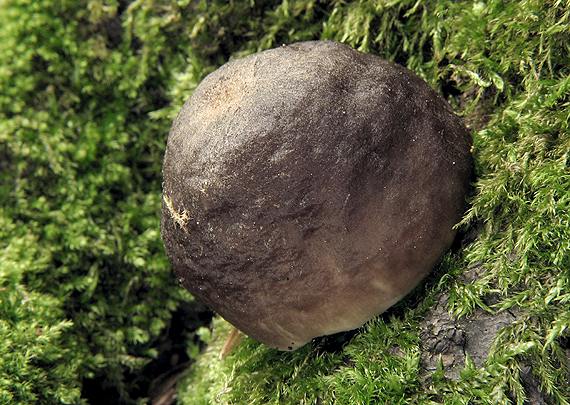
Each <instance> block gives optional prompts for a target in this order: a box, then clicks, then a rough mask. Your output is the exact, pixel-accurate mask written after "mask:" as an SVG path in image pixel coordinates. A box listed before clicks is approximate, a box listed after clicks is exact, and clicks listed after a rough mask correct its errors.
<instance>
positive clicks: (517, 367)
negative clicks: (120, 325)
mask: <svg viewBox="0 0 570 405" xmlns="http://www.w3.org/2000/svg"><path fill="white" fill-rule="evenodd" d="M321 7H322V6H321V5H319V4H318V3H314V2H292V3H290V4H287V3H284V4H282V5H281V6H280V7H278V8H277V9H276V11H275V12H274V14H273V16H274V18H276V21H274V22H273V25H272V26H271V27H272V29H269V32H280V33H283V34H284V33H286V34H285V37H286V38H287V39H289V38H295V39H301V38H302V39H306V38H307V37H310V38H331V39H336V40H341V41H343V42H347V43H349V44H350V45H352V46H354V47H356V48H358V49H360V50H362V51H366V52H374V53H376V54H379V55H381V56H383V57H386V58H389V59H392V60H396V61H397V62H399V63H402V64H404V65H407V66H408V67H409V68H411V69H412V70H414V71H415V72H416V73H418V74H419V75H421V76H423V77H424V78H425V79H426V80H427V81H428V82H430V83H431V84H432V85H433V86H434V87H435V88H436V89H438V90H439V91H440V92H442V94H444V95H445V96H447V98H448V100H449V101H450V102H451V103H452V105H453V106H454V107H455V109H456V111H457V112H458V113H459V114H461V115H463V116H464V118H465V120H466V122H467V123H469V124H470V125H471V127H472V130H473V138H474V147H473V153H474V156H475V160H476V169H477V178H476V180H475V182H474V191H473V195H472V196H471V197H470V201H469V203H470V208H469V211H468V212H467V213H466V215H465V217H464V219H463V221H462V223H461V225H460V228H461V229H462V231H463V232H470V233H472V234H475V235H476V236H475V239H474V240H473V241H470V243H468V244H467V246H463V247H462V248H460V249H456V250H455V251H454V252H452V253H450V254H449V255H448V256H446V257H445V259H444V260H443V262H442V264H441V265H440V268H439V269H438V271H436V272H435V273H434V276H433V277H432V280H430V281H428V282H427V284H426V285H425V286H424V287H423V288H420V289H418V290H417V291H415V292H414V293H413V296H412V297H411V298H408V300H407V301H406V302H404V303H402V304H400V305H398V306H396V307H395V308H394V309H392V310H390V311H389V312H388V313H387V314H384V315H383V316H381V317H379V318H378V319H375V320H372V321H370V322H369V323H368V324H366V325H365V326H364V327H363V328H362V329H361V330H359V331H358V333H357V334H356V335H355V336H354V337H353V338H352V339H350V340H349V341H348V343H346V344H345V345H344V346H338V347H336V348H334V350H331V349H330V348H329V349H326V347H324V346H326V339H324V340H323V339H317V340H315V342H313V344H310V345H307V346H306V347H304V348H302V349H300V350H298V351H296V352H293V353H284V352H278V351H275V350H271V349H268V348H266V347H264V346H262V345H260V344H257V343H255V342H254V341H252V340H250V339H246V341H245V342H244V343H242V344H241V345H240V346H239V348H238V349H237V350H236V351H235V353H233V354H231V355H230V356H229V357H227V358H226V359H224V360H220V359H219V358H218V353H219V350H220V348H221V344H222V343H223V341H224V340H225V338H226V335H227V333H228V328H229V325H228V324H227V323H225V322H224V321H223V320H220V319H217V320H216V321H215V322H214V326H213V337H212V338H211V340H210V341H209V345H208V349H207V350H206V352H205V353H204V354H202V355H201V357H200V358H199V359H198V362H197V364H195V365H194V366H193V367H192V368H191V370H190V371H189V372H188V375H187V376H186V378H185V379H184V380H182V381H181V382H180V384H179V395H180V399H181V402H182V403H184V404H206V403H236V404H237V403H239V404H241V403H243V404H270V403H274V404H277V403H279V404H282V403H286V404H301V403H303V404H318V403H319V404H320V403H342V404H369V403H383V404H409V403H444V404H468V403H471V404H473V403H476V404H479V403H488V404H497V403H517V404H522V403H525V401H529V393H528V392H527V390H526V391H525V389H526V387H525V386H524V385H523V382H522V379H521V375H520V374H521V369H522V368H523V367H524V366H525V365H529V364H530V365H531V370H532V375H533V378H535V379H536V380H537V381H538V385H539V388H540V391H542V393H543V394H544V398H546V400H547V401H548V402H550V403H554V404H567V403H570V381H569V378H570V374H569V366H570V364H569V363H570V360H569V353H570V350H569V347H568V335H569V327H570V323H569V321H570V273H569V272H570V156H569V153H570V132H569V128H568V124H569V120H570V99H569V95H570V78H569V77H568V74H569V73H570V69H569V68H570V65H569V62H570V59H569V56H568V55H569V51H570V49H569V39H570V36H569V32H570V31H569V25H568V24H570V20H569V13H570V8H569V3H567V2H554V1H546V2H542V1H540V2H539V1H517V2H502V1H501V2H499V1H487V2H473V1H460V2H448V1H428V2H416V1H392V2H391V1H381V2H366V1H361V2H356V3H349V4H344V3H340V2H335V3H334V5H333V6H331V7H328V8H327V9H326V11H325V10H322V9H321ZM317 15H318V16H319V17H316V16H317ZM275 16H277V17H275ZM319 19H321V20H322V25H319V24H318V23H317V22H316V21H318V20H319ZM303 22H305V23H306V24H307V27H309V26H313V27H318V28H316V29H315V30H312V29H309V30H308V31H306V32H307V35H306V36H304V35H303V32H305V31H303V30H302V28H299V27H302V26H303ZM311 23H312V24H314V25H311ZM321 28H322V29H321ZM268 38H271V37H270V36H269V34H268V35H267V36H266V37H264V38H263V39H262V40H261V41H259V42H258V48H264V47H265V46H269V45H275V44H277V43H278V42H276V40H275V39H274V40H271V39H268ZM474 267H477V268H478V269H479V271H478V272H477V274H478V275H479V277H478V278H476V279H474V280H469V281H468V280H466V279H465V278H463V277H461V275H462V273H464V272H465V271H468V270H469V269H472V268H474ZM443 293H445V294H446V296H448V300H447V305H448V310H449V311H450V313H451V314H452V316H454V317H465V318H469V317H470V316H472V314H473V313H474V311H476V310H479V309H482V310H484V311H487V312H489V313H492V314H498V313H500V312H502V311H507V310H513V311H516V314H517V317H516V320H515V321H514V322H512V323H511V324H510V325H507V326H505V327H503V328H502V329H501V330H500V331H499V333H498V334H497V335H496V337H495V338H494V340H493V344H492V346H491V348H490V351H489V353H488V355H487V359H486V361H485V362H484V363H483V364H482V365H480V366H479V367H477V366H476V365H475V364H474V363H473V362H472V361H470V359H469V357H467V359H466V362H465V366H464V369H463V370H462V371H461V372H460V375H459V377H458V378H456V379H452V378H446V377H445V373H444V369H443V365H441V367H440V368H439V369H437V370H435V371H427V370H423V369H422V366H421V351H422V349H423V346H422V341H421V338H420V334H421V328H420V324H421V321H422V319H423V317H424V316H425V314H426V313H427V312H428V310H429V309H430V307H431V305H432V304H433V303H434V301H435V299H436V297H438V296H440V295H441V294H443ZM491 297H492V299H490V298H491ZM527 403H528V402H527Z"/></svg>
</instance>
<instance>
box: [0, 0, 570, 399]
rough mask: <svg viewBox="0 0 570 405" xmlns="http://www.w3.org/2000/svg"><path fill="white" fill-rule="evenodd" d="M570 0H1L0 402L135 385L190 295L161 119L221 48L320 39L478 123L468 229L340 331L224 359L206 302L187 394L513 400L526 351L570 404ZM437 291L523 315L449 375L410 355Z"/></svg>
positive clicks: (456, 310)
mask: <svg viewBox="0 0 570 405" xmlns="http://www.w3.org/2000/svg"><path fill="white" fill-rule="evenodd" d="M569 16H570V4H569V3H568V2H567V1H561V0H546V1H543V0H521V1H499V0H488V1H486V2H483V1H467V0H463V1H451V0H429V1H425V2H419V1H416V0H399V1H365V0H363V1H358V2H343V1H332V2H318V1H316V0H298V1H282V2H280V1H273V0H272V1H269V0H267V1H233V2H225V1H212V2H206V1H198V2H193V1H187V0H177V1H167V0H155V1H152V2H142V1H133V2H128V1H117V0H108V1H103V0H90V1H58V2H52V1H47V0H46V1H26V0H5V1H0V21H2V29H1V30H0V170H1V171H2V176H0V207H1V209H0V225H1V226H0V235H1V237H0V402H3V403H33V402H40V403H78V402H82V401H83V402H87V400H88V399H89V398H88V397H89V395H88V392H87V391H86V389H85V387H86V386H91V387H93V386H94V384H95V388H96V389H98V391H97V393H98V394H99V393H101V392H103V391H102V390H103V387H106V388H107V389H108V390H110V391H108V392H110V393H112V395H113V396H114V397H119V398H121V400H122V401H123V402H128V401H131V402H134V401H136V400H137V399H138V400H140V401H142V400H143V397H144V396H145V395H146V393H145V392H141V388H140V387H138V388H137V381H138V384H139V385H144V380H141V379H138V380H137V378H138V377H139V376H140V375H141V373H142V371H143V370H144V366H145V364H148V362H150V361H152V360H153V359H154V358H156V356H157V355H158V351H159V346H158V342H159V341H160V339H161V337H164V336H165V335H166V334H167V330H168V326H169V324H170V322H171V319H172V314H173V313H174V312H175V311H176V310H177V308H179V307H180V305H182V304H183V303H184V302H188V301H189V300H190V299H191V298H190V297H189V296H188V295H187V294H185V293H184V292H183V291H182V289H180V288H177V287H176V284H175V281H174V279H173V276H172V274H171V272H170V268H169V265H168V262H167V260H166V257H165V255H164V252H163V250H162V243H161V241H160V236H159V233H158V229H159V209H160V204H161V198H160V182H161V179H160V171H161V163H162V154H163V151H164V144H165V139H166V134H167V132H168V129H169V126H170V123H171V120H172V118H173V117H174V116H175V115H176V112H177V111H178V110H179V108H180V107H181V105H182V103H183V101H184V100H185V99H186V98H187V97H188V96H189V93H190V92H191V91H192V90H193V89H194V88H195V86H196V85H197V83H198V82H199V81H200V80H201V78H202V77H203V76H204V75H205V74H206V73H208V72H210V71H212V70H213V69H215V68H216V67H217V66H218V65H220V64H221V63H224V62H225V61H226V60H227V59H228V58H230V57H236V56H241V55H245V54H248V53H252V52H255V51H257V50H261V49H266V48H268V47H273V46H278V45H280V44H281V43H288V42H292V41H298V40H307V39H314V38H328V39H336V40H339V41H342V42H345V43H348V44H350V45H351V46H353V47H356V48H359V49H361V50H363V51H366V52H373V53H376V54H379V55H381V56H383V57H385V58H388V59H391V60H394V61H396V62H398V63H401V64H403V65H406V66H408V67H409V68H411V69H412V70H414V71H415V72H417V73H418V74H419V75H421V76H422V77H423V78H424V79H426V80H427V81H428V82H429V83H430V85H431V86H432V87H434V88H435V89H437V90H438V91H440V92H441V94H443V95H444V96H445V97H447V98H448V100H449V101H450V103H451V104H452V105H453V106H454V108H455V109H456V111H457V112H459V113H460V114H462V115H464V117H465V118H466V121H467V122H473V123H477V127H476V128H474V141H475V145H474V153H475V158H476V164H477V171H478V176H477V181H476V183H475V190H474V194H473V197H472V199H471V209H470V210H469V212H468V213H467V214H466V216H465V218H464V221H463V222H462V225H461V226H462V228H463V230H464V231H465V232H471V233H473V232H475V231H477V230H478V229H480V231H479V232H475V233H476V235H477V236H476V239H475V241H474V242H472V243H471V244H469V245H468V246H467V247H466V248H465V249H463V250H461V251H457V252H454V253H453V254H452V255H451V256H449V257H448V258H447V259H446V260H445V261H444V263H443V264H442V266H441V268H440V271H438V272H437V274H439V275H442V274H443V276H440V277H439V278H437V277H435V278H432V279H431V280H430V281H428V284H426V285H425V286H424V287H423V288H422V289H420V290H418V291H417V292H416V293H415V294H414V295H413V296H412V297H410V298H408V299H407V300H406V302H405V303H402V304H400V305H399V306H397V307H396V308H395V309H394V310H392V311H391V312H390V313H388V314H385V315H383V316H381V317H380V318H378V319H377V320H374V321H371V322H370V323H369V324H368V325H366V326H365V327H364V328H363V329H362V330H361V331H359V333H358V334H357V335H356V337H354V338H353V339H352V340H350V342H348V344H347V345H346V346H344V347H343V348H339V347H337V348H336V349H335V350H331V349H330V348H329V347H328V346H327V344H326V342H327V340H326V339H325V340H320V341H317V342H315V343H314V344H313V345H311V346H307V347H305V348H302V349H300V350H299V351H296V352H294V353H280V352H275V351H272V350H269V349H267V348H265V347H263V346H260V345H259V344H256V343H255V342H253V341H251V340H247V339H246V340H245V342H244V343H243V344H242V345H241V346H240V347H239V348H238V350H237V351H236V352H235V353H234V354H233V355H231V356H229V357H228V358H227V359H225V360H223V361H220V360H218V359H217V353H218V350H219V348H220V345H221V344H222V341H223V339H224V333H225V332H224V330H225V329H224V328H226V327H227V326H226V325H225V324H224V322H222V321H220V320H216V322H215V325H214V335H213V338H212V341H211V346H210V347H209V348H208V350H207V351H206V352H205V353H204V354H203V355H200V356H199V359H198V363H197V364H196V366H195V367H191V369H190V372H189V374H188V375H187V376H186V378H185V379H184V380H183V381H182V382H181V383H180V384H179V398H180V401H181V402H183V403H208V402H213V401H216V400H220V401H226V402H231V403H317V402H318V403H330V402H338V403H366V402H367V401H372V402H380V403H383V402H384V403H410V402H418V403H449V404H454V403H457V404H466V403H506V402H507V403H508V402H511V403H523V402H524V399H525V397H529V395H530V394H529V392H528V389H527V388H526V386H525V384H524V373H523V372H522V371H521V370H524V369H525V367H526V366H527V365H532V375H533V378H535V379H536V380H537V381H538V385H539V388H540V390H541V391H542V392H544V393H545V395H547V396H548V397H549V400H550V401H551V402H552V403H560V404H564V403H568V402H570V399H569V398H570V393H569V392H568V390H569V388H568V385H569V384H568V379H567V378H568V377H567V375H568V360H567V356H568V350H569V349H568V347H567V346H568V337H569V329H570V328H569V326H570V315H569V311H568V307H569V303H570V276H569V274H568V269H569V268H570V255H569V253H568V252H569V251H570V246H569V243H570V242H569V241H570V234H569V233H570V227H569V226H568V224H569V223H570V218H569V215H570V214H569V213H570V209H569V208H570V207H569V198H570V197H569V195H570V193H569V192H568V190H569V189H570V177H569V175H568V170H569V162H568V150H570V138H569V135H568V134H569V133H570V131H569V130H568V122H569V121H570V120H569V111H570V105H569V92H570V82H569V79H568V77H569V73H570V72H569V60H568V54H569V45H568V44H570V33H569V30H568V26H570V24H569ZM473 267H478V268H481V271H480V272H479V273H480V274H481V276H480V278H478V279H476V280H474V281H466V279H465V278H464V277H462V274H463V273H464V272H465V271H467V270H468V269H471V268H473ZM441 293H446V294H448V296H449V301H448V303H449V310H450V311H451V313H452V314H454V316H457V317H462V318H463V319H469V317H470V316H472V314H473V313H474V312H475V311H478V310H480V309H481V308H482V309H483V310H485V311H491V312H499V311H514V312H516V313H517V314H519V316H518V317H517V321H516V322H514V323H513V324H511V325H509V326H506V327H504V328H503V329H502V330H501V331H500V333H499V334H498V335H497V337H496V338H495V340H494V345H493V346H492V347H491V350H490V353H489V355H488V357H487V360H486V362H484V364H482V365H481V366H476V365H475V364H474V363H473V362H470V361H467V363H466V365H465V369H464V370H463V371H462V373H461V375H460V377H459V379H457V380H451V379H448V378H447V377H445V373H444V372H443V366H442V367H441V368H440V369H439V370H435V371H434V372H430V373H428V375H427V376H426V375H424V371H422V370H421V359H420V351H421V344H422V342H421V339H420V328H419V325H420V322H421V320H422V319H423V317H424V316H425V314H426V312H427V311H428V309H429V306H430V305H431V303H432V302H434V300H435V298H436V297H437V296H439V294H441ZM490 297H492V298H493V299H490ZM187 334H189V336H192V334H191V332H190V331H187ZM204 334H205V332H204V330H202V331H201V335H202V336H204ZM193 341H194V338H193V337H191V338H190V339H189V349H188V351H189V353H190V355H191V356H192V357H193V356H196V355H197V350H196V347H197V346H196V345H195V344H193V343H192V342H193ZM333 346H334V345H333ZM98 399H99V398H98Z"/></svg>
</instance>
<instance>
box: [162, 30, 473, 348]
mask: <svg viewBox="0 0 570 405" xmlns="http://www.w3.org/2000/svg"><path fill="white" fill-rule="evenodd" d="M470 145H471V140H470V135H469V133H468V131H467V130H466V128H465V127H464V125H463V124H462V122H461V120H460V119H459V118H458V117H457V116H456V115H454V114H453V112H452V110H451V108H450V107H449V105H448V104H447V103H446V101H445V100H444V99H443V98H441V97H440V96H438V95H437V94H436V93H435V92H434V91H433V90H432V89H431V88H430V87H429V86H428V85H427V84H426V83H425V82H424V81H423V80H421V79H420V78H419V77H417V76H416V75H414V74H413V73H412V72H410V71H409V70H407V69H405V68H403V67H401V66H398V65H395V64H393V63H390V62H387V61H385V60H382V59H381V58H379V57H377V56H374V55H369V54H363V53H360V52H357V51H355V50H353V49H352V48H350V47H348V46H346V45H342V44H339V43H335V42H330V41H312V42H302V43H296V44H293V45H289V46H283V47H280V48H276V49H272V50H268V51H264V52H260V53H257V54H254V55H251V56H248V57H245V58H242V59H237V60H233V61H231V62H229V63H226V64H225V65H223V66H222V67H220V68H219V69H218V70H216V71H215V72H213V73H212V74H210V75H208V76H207V77H206V78H205V79H204V80H203V81H202V83H201V84H200V85H199V86H198V88H197V89H196V90H195V92H194V94H193V96H192V97H191V98H190V99H189V100H188V101H187V102H186V104H184V106H183V107H182V110H181V111H180V113H179V115H178V117H177V118H176V119H175V121H174V123H173V125H172V129H171V131H170V134H169V136H168V142H167V148H166V154H165V158H164V167H163V176H164V185H163V206H162V237H163V239H164V244H165V247H166V252H167V254H168V256H169V258H170V260H171V262H172V265H173V269H174V271H175V272H176V274H177V275H178V277H179V281H180V282H181V284H182V285H183V286H184V287H185V288H187V289H188V290H190V292H191V293H192V294H193V295H194V296H196V297H197V298H198V299H200V300H202V301H203V302H204V303H206V304H207V305H209V306H210V307H211V308H212V309H213V310H215V311H216V312H217V313H218V314H220V315H221V316H222V317H223V318H225V319H226V320H227V321H229V322H230V323H232V324H233V325H234V326H236V327H237V328H238V329H240V330H241V331H242V332H244V333H245V334H247V335H249V336H251V337H253V338H254V339H256V340H259V341H261V342H263V343H265V344H267V345H269V346H272V347H275V348H277V349H280V350H293V349H296V348H298V347H300V346H302V345H304V344H305V343H307V342H309V341H310V340H311V339H313V338H315V337H317V336H321V335H328V334H333V333H336V332H340V331H346V330H351V329H355V328H357V327H359V326H361V325H362V324H363V323H365V322H366V321H367V320H369V319H371V318H372V317H374V316H376V315H378V314H380V313H381V312H383V311H385V310H386V309H387V308H389V307H390V306H392V305H394V303H396V302H397V301H399V300H400V299H401V298H402V297H404V296H405V295H406V294H408V293H409V292H410V291H411V290H412V289H413V288H414V287H415V286H416V285H417V284H418V283H419V282H420V281H421V280H422V279H423V278H424V277H425V276H426V275H427V274H428V273H429V272H430V271H431V269H432V268H433V267H434V265H435V264H436V263H437V262H438V260H439V258H440V257H441V256H442V254H443V253H444V252H445V251H446V250H447V249H448V248H449V246H450V245H451V243H452V241H453V239H454V236H455V230H454V228H453V226H454V224H456V223H457V222H458V221H459V220H460V218H461V216H462V213H463V212H464V208H465V195H466V193H467V190H468V186H469V180H470V174H471V170H472V159H471V155H470Z"/></svg>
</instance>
